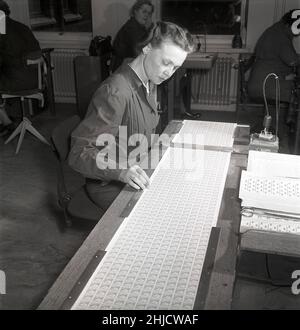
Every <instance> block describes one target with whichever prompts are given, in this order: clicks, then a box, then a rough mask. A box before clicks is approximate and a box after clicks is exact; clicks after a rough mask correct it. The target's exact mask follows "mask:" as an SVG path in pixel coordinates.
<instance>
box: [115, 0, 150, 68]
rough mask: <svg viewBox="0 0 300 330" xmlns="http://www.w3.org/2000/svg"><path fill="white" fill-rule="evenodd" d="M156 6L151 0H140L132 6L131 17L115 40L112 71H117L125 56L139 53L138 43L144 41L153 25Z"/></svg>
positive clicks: (131, 56)
mask: <svg viewBox="0 0 300 330" xmlns="http://www.w3.org/2000/svg"><path fill="white" fill-rule="evenodd" d="M153 11H154V6H153V4H152V3H151V1H150V0H138V1H136V3H135V4H134V5H133V7H132V8H131V14H130V16H131V17H130V19H129V20H128V21H127V22H126V23H125V24H124V25H123V26H122V27H121V29H120V30H119V32H118V33H117V35H116V37H115V39H114V42H113V50H114V59H113V64H112V71H115V70H116V69H117V68H118V67H119V66H120V65H121V64H122V62H123V60H124V59H125V58H134V57H136V56H137V55H138V53H139V50H138V45H139V43H141V42H143V41H144V40H145V39H146V38H147V36H148V34H149V32H150V30H151V28H152V27H153V24H152V21H151V17H152V14H153Z"/></svg>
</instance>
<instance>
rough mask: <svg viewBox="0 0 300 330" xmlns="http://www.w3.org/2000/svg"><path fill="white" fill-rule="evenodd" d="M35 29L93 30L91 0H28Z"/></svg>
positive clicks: (62, 30) (32, 24)
mask: <svg viewBox="0 0 300 330" xmlns="http://www.w3.org/2000/svg"><path fill="white" fill-rule="evenodd" d="M28 2H29V17H30V25H31V29H32V30H33V31H58V32H62V33H63V32H92V10H91V0H28Z"/></svg>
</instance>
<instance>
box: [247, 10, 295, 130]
mask: <svg viewBox="0 0 300 330" xmlns="http://www.w3.org/2000/svg"><path fill="white" fill-rule="evenodd" d="M292 12H293V10H291V11H289V12H288V13H286V14H285V15H284V16H283V17H282V18H281V20H280V21H279V22H277V23H275V24H273V25H272V26H271V27H269V28H268V29H267V30H266V31H265V32H264V33H263V34H262V35H261V37H260V38H259V40H258V41H257V44H256V47H255V54H254V55H255V61H254V64H253V67H252V70H251V73H250V77H249V80H248V86H247V89H248V95H249V97H250V98H253V99H259V100H261V99H263V83H264V80H265V78H266V77H267V75H268V74H270V73H275V74H276V75H277V76H278V78H279V82H280V101H282V102H287V103H290V105H291V106H290V107H289V111H288V114H289V115H288V116H287V119H286V120H287V124H288V123H289V122H290V121H291V120H292V117H293V109H292V104H293V93H292V91H293V88H294V81H293V78H294V73H295V71H296V70H299V64H300V61H299V56H298V55H297V52H296V50H295V48H294V45H293V38H294V37H296V35H295V34H293V31H292V28H291V27H292V24H293V23H294V22H295V20H296V19H293V18H292ZM270 80H271V79H270ZM266 98H267V100H275V99H276V89H275V82H274V81H273V82H272V81H268V82H267V83H266Z"/></svg>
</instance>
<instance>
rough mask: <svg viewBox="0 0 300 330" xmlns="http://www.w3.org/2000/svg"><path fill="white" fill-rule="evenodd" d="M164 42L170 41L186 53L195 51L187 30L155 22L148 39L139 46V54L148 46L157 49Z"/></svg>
mask: <svg viewBox="0 0 300 330" xmlns="http://www.w3.org/2000/svg"><path fill="white" fill-rule="evenodd" d="M165 41H171V42H172V43H174V44H175V45H177V46H179V47H180V48H181V49H183V50H184V51H186V52H187V53H192V52H194V51H195V43H194V40H193V37H192V35H191V34H190V33H189V32H188V30H187V29H185V28H183V27H181V26H179V25H177V24H175V23H171V22H157V23H156V25H154V27H153V29H152V30H151V31H150V33H149V35H148V37H147V38H146V39H145V40H144V41H143V42H141V43H140V44H139V46H138V50H139V52H141V51H142V49H143V48H144V47H145V46H146V45H148V44H151V46H152V47H153V48H158V47H160V45H161V44H162V43H163V42H165Z"/></svg>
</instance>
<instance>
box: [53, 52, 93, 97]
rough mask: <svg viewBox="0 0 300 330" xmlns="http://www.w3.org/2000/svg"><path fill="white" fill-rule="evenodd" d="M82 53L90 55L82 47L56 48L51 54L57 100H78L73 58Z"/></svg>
mask: <svg viewBox="0 0 300 330" xmlns="http://www.w3.org/2000/svg"><path fill="white" fill-rule="evenodd" d="M80 55H88V52H87V51H85V50H81V49H55V51H54V52H53V53H52V54H51V60H52V65H53V67H54V70H53V85H54V95H55V101H56V102H62V103H75V102H76V92H75V79H74V66H73V60H74V58H75V57H76V56H80Z"/></svg>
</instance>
